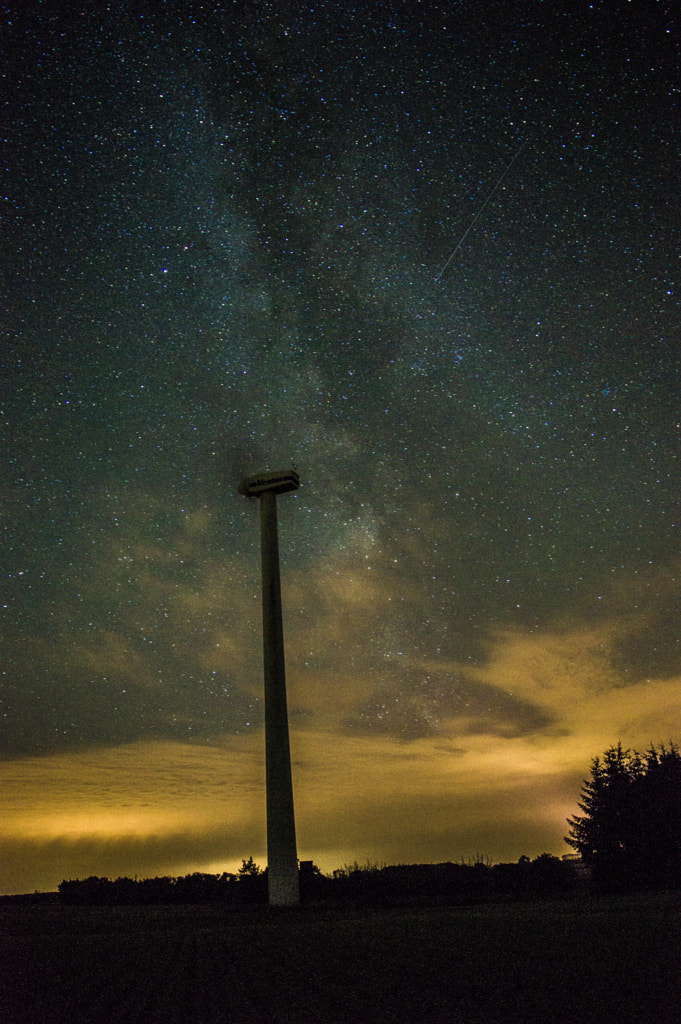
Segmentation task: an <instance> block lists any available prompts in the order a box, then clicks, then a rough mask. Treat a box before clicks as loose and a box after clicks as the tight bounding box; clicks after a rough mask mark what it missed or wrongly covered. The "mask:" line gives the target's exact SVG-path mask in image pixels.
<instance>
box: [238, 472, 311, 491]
mask: <svg viewBox="0 0 681 1024" xmlns="http://www.w3.org/2000/svg"><path fill="white" fill-rule="evenodd" d="M299 487H300V477H299V476H298V474H297V473H296V472H295V470H293V469H287V470H283V471H280V472H274V473H256V475H255V476H249V477H248V478H247V479H245V480H242V481H241V483H240V484H239V486H238V488H237V490H238V492H239V494H243V495H244V497H246V498H257V497H259V496H260V495H261V494H265V492H266V491H269V492H270V493H272V494H285V493H286V491H297V490H298V488H299Z"/></svg>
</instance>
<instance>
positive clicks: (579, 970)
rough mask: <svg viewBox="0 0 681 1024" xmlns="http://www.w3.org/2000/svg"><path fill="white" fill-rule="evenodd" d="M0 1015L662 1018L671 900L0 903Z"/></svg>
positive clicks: (675, 936)
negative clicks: (408, 904) (371, 906)
mask: <svg viewBox="0 0 681 1024" xmlns="http://www.w3.org/2000/svg"><path fill="white" fill-rule="evenodd" d="M0 929H1V933H0V1020H2V1022H3V1024H4V1022H7V1024H29V1022H31V1024H48V1022H49V1024H59V1022H64V1024H66V1022H68V1024H74V1022H77V1024H90V1022H91V1024H107V1022H114V1021H115V1022H116V1024H157V1022H158V1024H174V1022H177V1024H222V1022H229V1021H234V1022H239V1024H241V1022H243V1024H289V1022H290V1024H342V1022H345V1024H350V1022H352V1024H354V1022H362V1024H388V1022H414V1024H421V1022H428V1024H443V1022H451V1024H514V1022H516V1021H518V1022H521V1021H522V1022H523V1024H535V1022H537V1024H538V1022H541V1024H549V1022H550V1024H558V1022H562V1024H587V1022H594V1024H596V1022H597V1024H609V1022H613V1024H615V1022H617V1024H623V1022H626V1024H677V1022H678V1021H680V1020H681V896H680V895H679V894H675V895H654V896H647V897H636V898H610V899H593V900H579V901H566V902H547V903H532V904H525V903H516V904H506V905H485V906H474V907H447V908H437V909H418V910H415V909H384V910H362V909H347V908H346V909H332V908H313V907H305V908H302V909H299V910H289V911H286V910H279V911H276V910H275V911H268V910H267V909H266V908H258V909H253V910H250V911H241V912H231V913H225V912H224V911H221V910H220V909H219V908H218V907H215V906H189V907H178V906H175V907H119V908H111V907H67V906H65V907H62V906H37V905H30V904H27V905H8V906H3V907H2V908H0Z"/></svg>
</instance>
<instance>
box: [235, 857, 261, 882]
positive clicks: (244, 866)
mask: <svg viewBox="0 0 681 1024" xmlns="http://www.w3.org/2000/svg"><path fill="white" fill-rule="evenodd" d="M261 874H262V868H261V867H260V866H259V865H258V864H256V863H255V861H254V860H253V858H252V857H249V858H248V860H245V859H244V860H242V862H241V867H240V868H239V871H238V875H239V878H257V876H258V875H261Z"/></svg>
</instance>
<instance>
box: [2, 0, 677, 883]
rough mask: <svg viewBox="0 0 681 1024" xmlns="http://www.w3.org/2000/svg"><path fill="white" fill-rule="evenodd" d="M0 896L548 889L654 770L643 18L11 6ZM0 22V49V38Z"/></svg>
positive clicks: (656, 426)
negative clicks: (351, 882) (296, 885)
mask: <svg viewBox="0 0 681 1024" xmlns="http://www.w3.org/2000/svg"><path fill="white" fill-rule="evenodd" d="M15 6H16V10H15V11H14V13H10V14H9V15H8V17H7V19H6V22H5V24H4V25H3V41H4V46H3V50H4V52H5V55H6V59H5V61H4V62H3V64H4V72H3V74H4V78H3V85H2V99H3V103H4V117H3V124H4V126H5V132H4V140H3V154H4V167H5V174H4V185H5V188H4V191H3V193H2V210H3V217H2V253H3V258H2V270H3V274H2V288H3V312H2V324H1V334H2V338H1V341H0V362H1V363H2V436H3V446H2V528H3V534H2V537H3V586H2V590H3V593H2V598H3V600H2V602H1V604H2V665H1V671H2V677H1V680H2V689H1V692H0V698H1V702H2V706H1V717H0V723H1V738H0V749H1V751H2V765H1V769H0V770H1V775H2V778H3V781H2V790H3V797H2V802H3V808H4V811H3V816H4V826H3V836H2V839H1V840H0V847H1V849H0V854H1V856H0V861H1V863H2V872H3V877H2V885H1V888H2V890H3V891H7V892H25V891H32V890H33V889H36V888H37V889H53V888H56V886H57V884H58V883H59V882H60V881H61V880H62V879H63V878H75V877H86V876H88V875H92V874H97V875H108V876H109V877H117V876H118V875H125V874H127V875H130V876H132V875H134V874H137V875H138V876H139V877H145V876H153V875H156V874H170V875H177V874H184V873H187V872H189V871H198V870H201V871H211V872H217V871H222V870H234V869H235V868H236V867H238V866H239V865H240V863H241V860H242V859H243V858H244V857H246V858H247V857H249V856H250V855H253V856H254V858H255V859H256V860H257V861H258V862H259V863H261V864H263V865H264V863H265V794H264V735H263V706H262V663H261V658H262V655H261V621H260V577H259V572H260V567H259V533H258V508H257V502H254V501H249V500H248V499H246V498H243V497H241V496H240V495H239V494H238V493H237V491H236V485H237V483H238V482H239V480H240V478H241V477H242V476H243V475H246V474H250V473H255V472H257V471H260V470H264V469H273V470H276V469H287V468H290V467H291V466H295V467H296V468H297V470H298V472H299V474H300V477H301V488H300V490H299V491H297V492H296V493H294V494H287V495H284V496H283V497H282V498H280V499H279V523H280V545H281V561H282V591H283V601H284V624H285V633H286V656H287V678H288V689H289V710H290V722H291V745H292V755H293V774H294V793H295V801H296V812H297V831H298V848H299V855H300V856H301V858H303V859H313V860H314V861H315V863H317V864H318V865H319V866H320V867H321V868H322V870H324V871H331V870H332V869H333V868H335V867H338V866H340V865H342V864H344V863H352V862H353V861H359V862H360V863H361V862H364V861H366V860H371V861H373V862H378V863H382V862H386V863H398V862H415V861H421V862H425V861H428V862H435V861H444V860H453V861H457V860H460V859H461V858H465V859H469V858H472V857H475V856H476V855H478V854H482V855H484V856H485V857H489V858H491V859H492V860H494V861H498V860H517V859H518V857H519V856H520V855H523V854H526V855H528V856H536V855H538V854H540V853H542V852H549V853H554V854H557V855H561V854H563V853H566V852H568V847H567V846H566V845H565V844H564V842H563V836H564V835H565V833H566V831H567V826H566V822H565V819H566V817H567V816H568V815H569V814H573V813H575V811H576V808H577V800H578V798H579V790H580V786H581V782H582V780H583V779H584V778H585V777H586V776H587V775H588V769H589V762H590V760H591V758H592V757H594V756H595V755H596V754H598V753H601V752H602V751H603V750H604V749H606V748H607V747H609V746H610V745H611V744H613V743H616V742H617V741H618V740H621V741H622V743H623V745H624V746H625V747H635V748H636V749H645V747H646V746H647V745H648V744H649V743H651V742H655V743H659V742H669V740H670V739H676V740H679V739H680V738H681V687H680V685H679V684H680V683H681V641H680V635H681V627H680V621H681V619H680V616H679V610H680V608H679V598H680V596H681V583H680V576H679V569H680V567H681V557H680V553H679V536H678V534H679V511H680V509H679V493H680V488H679V476H678V471H679V454H680V452H681V422H680V416H681V413H680V405H679V380H680V379H681V377H680V370H681V365H680V364H681V359H680V356H681V331H680V329H679V311H680V306H679V294H680V292H679V284H680V281H679V276H680V267H679V241H680V238H679V227H680V225H681V209H680V199H679V197H680V195H681V190H680V183H681V176H680V171H681V159H680V152H681V149H680V146H681V122H680V118H679V115H680V102H681V88H680V87H679V83H680V80H679V49H680V36H679V31H678V29H679V25H678V20H675V19H677V18H678V15H677V14H673V13H672V12H673V9H674V8H675V5H674V4H672V3H665V2H658V3H654V4H651V3H643V2H642V0H635V2H630V3H621V4H620V3H617V2H612V3H609V2H596V3H594V4H588V3H582V2H580V0H569V2H568V0H555V2H549V0H547V2H538V0H523V3H514V2H503V3H501V2H492V0H490V2H485V3H472V2H469V3H460V2H456V0H447V2H442V3H440V2H437V0H433V2H421V3H419V2H418V0H409V3H405V2H394V3H380V2H373V0H369V2H368V3H363V4H358V5H356V6H355V5H353V3H352V2H350V0H347V2H346V0H342V2H341V0H338V2H331V0H321V2H318V3H307V4H302V3H300V0H295V2H293V0H281V2H254V0H252V2H244V0H239V2H233V3H226V2H225V3H222V4H219V3H218V4H213V3H206V4H200V3H197V4H195V5H193V6H192V4H191V3H188V4H182V5H172V4H170V3H166V4H163V3H156V4H137V3H131V4H113V3H112V4H103V3H102V4H87V5H85V4H84V5H74V6H73V9H72V10H70V11H65V10H64V5H63V4H56V3H54V4H53V3H50V2H43V3H40V4H26V3H23V4H16V5H15ZM6 10H7V8H6Z"/></svg>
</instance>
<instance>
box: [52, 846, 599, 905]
mask: <svg viewBox="0 0 681 1024" xmlns="http://www.w3.org/2000/svg"><path fill="white" fill-rule="evenodd" d="M244 863H249V862H244ZM250 864H251V869H250V871H249V872H247V873H246V872H243V871H240V872H239V873H238V874H236V875H234V874H230V873H229V872H223V873H222V874H218V875H210V874H204V873H202V872H194V873H193V874H189V875H184V876H182V877H180V878H170V877H160V878H159V877H157V878H144V879H131V878H117V879H115V880H110V879H108V878H99V877H97V876H91V877H90V878H86V879H82V880H81V879H72V880H69V881H63V882H61V884H60V885H59V900H60V902H63V903H67V904H81V905H83V904H89V905H107V906H121V905H131V904H171V903H219V904H223V905H231V906H236V907H238V906H243V905H247V904H253V903H265V902H266V901H267V869H265V870H264V871H262V870H261V869H260V868H259V867H258V866H257V865H256V864H254V863H253V862H252V860H251V861H250ZM580 885H582V879H581V876H580V874H579V871H578V867H577V865H575V863H574V862H572V861H565V860H561V859H560V858H558V857H553V856H551V855H550V854H547V853H544V854H541V856H539V857H536V858H535V859H534V860H530V858H529V857H521V858H520V860H519V861H518V862H517V863H512V864H490V863H488V862H487V861H486V860H484V859H479V860H477V861H474V862H471V863H451V862H448V863H444V864H397V865H383V866H381V867H379V866H377V865H371V864H367V865H364V866H360V865H358V864H355V865H353V866H351V867H348V866H346V867H343V868H338V869H337V870H336V871H334V872H333V873H332V874H331V875H323V874H322V872H321V871H320V870H319V868H317V867H316V865H314V864H312V862H310V861H307V862H306V861H303V862H302V864H301V870H300V890H301V901H302V902H324V903H326V902H330V903H337V904H363V905H378V904H393V903H395V904H399V903H410V904H419V905H438V904H447V903H453V902H468V901H476V900H480V899H504V898H541V897H546V896H551V895H560V894H568V893H570V892H573V891H576V890H577V889H578V888H579V886H580Z"/></svg>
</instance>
